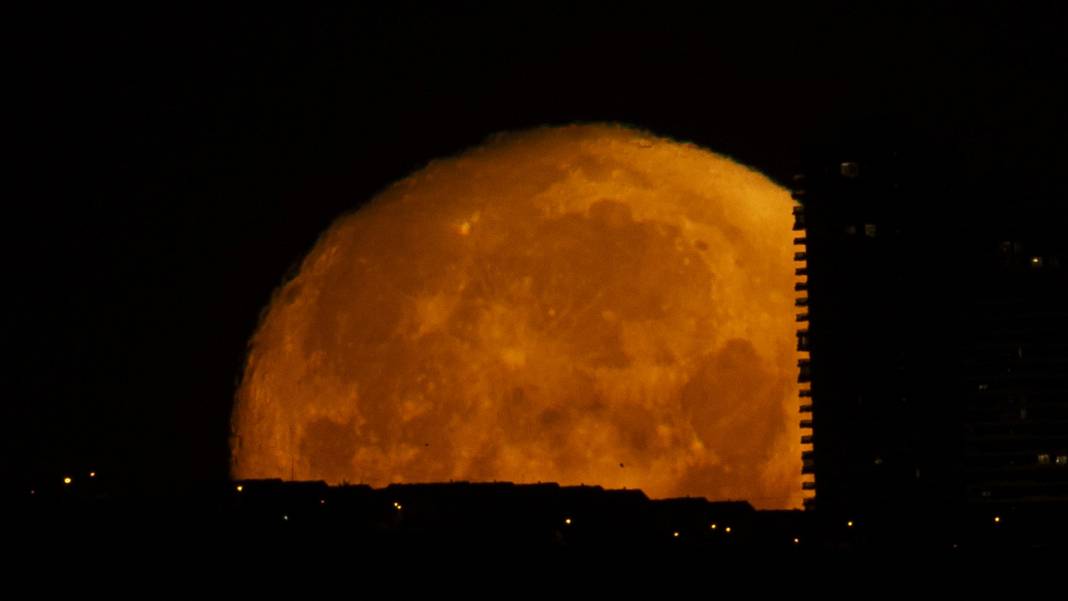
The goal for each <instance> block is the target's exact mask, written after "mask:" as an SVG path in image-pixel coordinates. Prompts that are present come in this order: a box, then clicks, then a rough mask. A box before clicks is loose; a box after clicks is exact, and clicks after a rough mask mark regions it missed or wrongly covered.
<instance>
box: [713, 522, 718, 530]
mask: <svg viewBox="0 0 1068 601" xmlns="http://www.w3.org/2000/svg"><path fill="white" fill-rule="evenodd" d="M716 527H717V526H716V523H715V522H712V529H713V530H715V529H716Z"/></svg>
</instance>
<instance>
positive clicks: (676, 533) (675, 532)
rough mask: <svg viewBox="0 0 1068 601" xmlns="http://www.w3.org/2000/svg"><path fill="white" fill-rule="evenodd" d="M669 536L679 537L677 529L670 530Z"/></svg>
mask: <svg viewBox="0 0 1068 601" xmlns="http://www.w3.org/2000/svg"><path fill="white" fill-rule="evenodd" d="M671 536H674V537H675V538H678V537H679V531H678V530H676V531H674V532H672V533H671Z"/></svg>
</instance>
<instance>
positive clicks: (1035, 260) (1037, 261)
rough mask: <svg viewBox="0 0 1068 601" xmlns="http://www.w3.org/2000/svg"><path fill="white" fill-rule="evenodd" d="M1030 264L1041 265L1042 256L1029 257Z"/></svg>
mask: <svg viewBox="0 0 1068 601" xmlns="http://www.w3.org/2000/svg"><path fill="white" fill-rule="evenodd" d="M1031 264H1032V265H1041V264H1042V257H1031Z"/></svg>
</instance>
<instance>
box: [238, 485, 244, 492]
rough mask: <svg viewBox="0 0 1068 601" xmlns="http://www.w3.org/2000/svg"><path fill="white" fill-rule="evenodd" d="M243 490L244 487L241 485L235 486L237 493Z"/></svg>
mask: <svg viewBox="0 0 1068 601" xmlns="http://www.w3.org/2000/svg"><path fill="white" fill-rule="evenodd" d="M243 490H245V487H244V486H242V485H241V484H238V485H237V492H241V491H243Z"/></svg>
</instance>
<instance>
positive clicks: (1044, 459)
mask: <svg viewBox="0 0 1068 601" xmlns="http://www.w3.org/2000/svg"><path fill="white" fill-rule="evenodd" d="M1038 464H1039V465H1049V453H1040V454H1039V455H1038Z"/></svg>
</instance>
